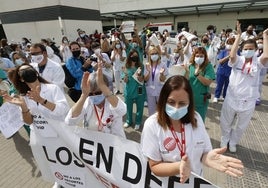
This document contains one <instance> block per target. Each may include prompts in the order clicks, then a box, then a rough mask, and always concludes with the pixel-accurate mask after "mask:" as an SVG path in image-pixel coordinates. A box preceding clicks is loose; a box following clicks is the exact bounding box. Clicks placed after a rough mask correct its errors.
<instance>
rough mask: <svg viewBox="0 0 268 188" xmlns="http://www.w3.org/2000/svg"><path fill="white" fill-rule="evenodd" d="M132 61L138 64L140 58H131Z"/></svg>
mask: <svg viewBox="0 0 268 188" xmlns="http://www.w3.org/2000/svg"><path fill="white" fill-rule="evenodd" d="M130 60H131V61H133V62H136V63H137V62H139V57H138V56H136V55H135V56H132V57H130Z"/></svg>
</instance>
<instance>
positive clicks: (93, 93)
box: [88, 91, 102, 96]
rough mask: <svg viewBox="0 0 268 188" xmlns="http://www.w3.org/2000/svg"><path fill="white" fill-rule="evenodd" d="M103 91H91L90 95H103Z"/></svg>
mask: <svg viewBox="0 0 268 188" xmlns="http://www.w3.org/2000/svg"><path fill="white" fill-rule="evenodd" d="M101 94H102V91H96V92H90V93H89V94H88V96H93V95H101Z"/></svg>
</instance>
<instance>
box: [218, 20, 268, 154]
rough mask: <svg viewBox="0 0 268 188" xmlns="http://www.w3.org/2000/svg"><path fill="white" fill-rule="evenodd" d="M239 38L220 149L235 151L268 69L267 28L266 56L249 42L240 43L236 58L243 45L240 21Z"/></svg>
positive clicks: (234, 48)
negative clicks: (264, 69)
mask: <svg viewBox="0 0 268 188" xmlns="http://www.w3.org/2000/svg"><path fill="white" fill-rule="evenodd" d="M236 27H237V36H236V39H235V42H234V44H233V46H232V49H231V52H230V60H229V62H228V63H229V64H228V65H229V66H230V67H232V70H231V75H230V78H229V80H230V81H229V85H228V89H227V93H226V97H225V100H224V103H223V105H222V109H221V116H220V125H221V134H222V138H221V147H227V145H229V150H230V152H236V149H237V148H236V145H237V144H238V143H239V141H240V139H241V137H242V135H243V133H244V132H245V130H246V128H247V127H248V125H249V122H250V119H251V117H252V115H253V113H254V110H255V103H256V100H257V99H258V97H260V93H259V88H258V85H259V79H260V71H261V69H262V68H264V67H268V29H266V30H264V31H263V53H262V55H261V56H260V57H257V53H256V50H257V47H258V46H257V43H256V41H255V40H254V39H248V40H246V41H244V42H243V43H242V44H241V49H242V52H241V56H240V55H237V51H238V48H239V43H240V42H241V35H242V34H241V26H240V23H239V22H237V26H236Z"/></svg>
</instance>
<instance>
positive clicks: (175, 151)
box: [141, 75, 243, 183]
mask: <svg viewBox="0 0 268 188" xmlns="http://www.w3.org/2000/svg"><path fill="white" fill-rule="evenodd" d="M141 149H142V152H143V154H144V155H145V156H146V157H147V158H148V161H149V166H150V169H151V171H152V172H153V173H154V174H155V175H156V176H161V177H167V176H176V175H179V176H180V182H181V183H184V182H185V181H186V180H187V179H188V178H189V176H190V173H191V171H193V172H195V173H197V174H199V175H202V164H205V165H207V166H208V167H211V168H214V169H217V170H219V171H221V172H224V173H226V174H229V175H232V176H240V175H242V172H241V171H240V168H243V165H242V162H241V161H240V160H238V159H235V158H232V157H227V156H224V155H222V153H224V152H225V150H226V148H218V149H214V150H212V146H211V142H210V138H209V136H208V134H207V132H206V129H205V126H204V123H203V121H202V118H201V117H200V115H199V114H198V113H197V112H195V111H194V104H193V93H192V90H191V86H190V84H189V82H188V80H187V79H186V78H185V77H183V76H179V75H177V76H172V77H170V78H169V79H168V80H167V81H166V82H165V84H164V86H163V87H162V90H161V93H160V96H159V101H158V104H157V113H155V114H154V115H152V116H150V117H149V118H148V119H147V120H146V121H145V123H144V128H143V131H142V136H141Z"/></svg>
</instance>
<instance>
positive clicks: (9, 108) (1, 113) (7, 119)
mask: <svg viewBox="0 0 268 188" xmlns="http://www.w3.org/2000/svg"><path fill="white" fill-rule="evenodd" d="M23 124H24V122H23V121H22V116H21V111H20V109H19V107H18V106H16V105H14V104H11V103H9V102H5V103H4V104H3V105H2V106H1V107H0V131H1V132H2V134H3V135H4V137H5V138H9V137H11V136H12V135H13V134H15V133H16V132H17V131H18V130H19V129H20V128H21V127H22V126H23Z"/></svg>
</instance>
